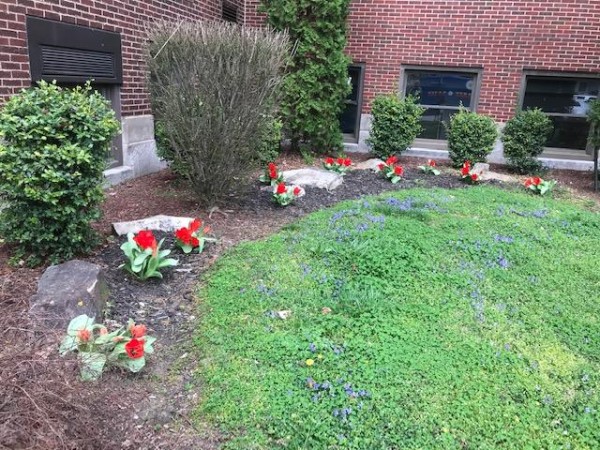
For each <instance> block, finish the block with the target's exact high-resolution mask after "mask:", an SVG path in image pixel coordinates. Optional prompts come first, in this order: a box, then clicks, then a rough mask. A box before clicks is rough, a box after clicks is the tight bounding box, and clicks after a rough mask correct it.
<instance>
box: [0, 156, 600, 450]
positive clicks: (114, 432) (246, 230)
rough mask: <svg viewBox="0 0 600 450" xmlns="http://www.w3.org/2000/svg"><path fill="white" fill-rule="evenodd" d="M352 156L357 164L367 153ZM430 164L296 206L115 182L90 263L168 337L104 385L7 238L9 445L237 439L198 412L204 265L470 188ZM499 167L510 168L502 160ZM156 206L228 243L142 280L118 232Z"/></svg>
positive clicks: (2, 260) (5, 406) (0, 250)
mask: <svg viewBox="0 0 600 450" xmlns="http://www.w3.org/2000/svg"><path fill="white" fill-rule="evenodd" d="M351 156H352V158H353V159H354V160H355V161H360V160H364V159H365V158H366V157H365V156H364V155H351ZM423 162H424V160H422V159H417V158H407V157H403V158H401V163H402V164H403V165H404V166H405V169H406V175H405V178H404V180H403V181H401V182H400V183H399V184H397V185H392V184H391V183H390V182H389V181H387V180H385V179H383V177H381V176H379V175H378V174H374V173H372V172H370V171H352V172H350V173H348V174H347V175H346V176H345V180H344V184H343V185H342V186H340V187H339V188H338V189H336V190H335V191H333V192H327V191H325V190H321V189H314V188H313V189H311V188H307V189H306V196H305V197H303V198H301V199H299V200H298V201H297V203H296V204H294V205H291V206H289V207H286V208H282V207H279V206H277V205H275V204H274V203H273V202H272V201H271V193H270V192H269V191H267V190H264V189H261V188H262V186H261V185H260V184H259V183H258V182H257V181H255V179H252V180H249V181H248V182H247V183H242V184H241V187H240V190H239V191H238V192H235V193H232V194H231V195H230V197H229V198H228V200H227V201H226V202H224V203H223V204H220V205H219V207H218V208H208V206H207V205H203V204H201V203H199V202H198V201H197V200H196V199H195V197H194V194H193V192H191V191H190V190H188V189H187V187H186V185H185V184H183V183H181V182H180V181H178V180H177V178H176V177H174V176H173V174H172V173H170V172H169V171H168V170H166V171H163V172H160V173H157V174H153V175H149V176H146V177H143V178H139V179H136V180H133V181H129V182H126V183H124V184H122V185H119V186H116V187H113V188H110V189H108V190H107V192H106V200H105V202H104V205H103V212H104V217H103V219H102V220H101V221H100V222H98V223H96V224H94V227H95V228H96V229H97V230H98V231H99V232H100V233H101V234H102V235H103V243H102V245H101V246H99V247H98V248H97V249H96V251H95V252H94V254H92V255H88V256H86V257H84V258H82V259H85V260H88V261H91V262H94V263H96V264H99V265H100V266H102V267H103V269H104V271H105V274H106V278H107V282H108V284H109V287H110V290H111V296H110V305H111V308H110V313H109V315H110V319H111V320H115V321H116V322H119V323H124V322H126V320H127V319H128V318H130V317H131V318H133V319H134V320H136V321H139V322H141V323H145V324H146V325H147V326H148V329H149V333H150V334H151V335H154V336H156V337H158V342H157V344H156V354H155V355H153V358H152V359H151V360H150V362H149V364H148V366H147V367H146V368H145V370H144V371H143V372H142V373H140V374H138V375H132V374H128V373H121V372H118V371H111V372H108V373H106V374H105V375H104V376H103V378H102V380H101V381H100V382H97V383H82V382H80V381H79V380H78V378H77V367H76V365H75V363H74V361H73V360H69V359H60V358H59V357H58V355H57V339H59V338H60V336H57V335H56V334H53V333H49V332H43V331H41V330H37V329H34V328H33V327H32V326H31V324H30V323H29V320H28V316H27V311H28V307H29V298H30V297H31V296H32V295H33V294H34V293H35V290H36V286H37V280H38V278H39V276H40V275H41V273H42V272H43V270H44V267H40V268H37V269H27V268H24V267H19V268H14V267H10V266H9V265H8V262H7V261H8V257H9V250H10V249H9V248H7V246H6V245H1V244H0V312H1V315H0V449H4V448H7V449H16V448H40V449H54V448H69V449H87V448H89V449H119V448H131V449H216V448H219V446H220V444H221V443H222V442H224V441H225V440H226V439H227V436H226V435H224V434H222V433H220V432H219V431H218V430H217V429H216V428H214V427H212V426H211V425H210V424H202V423H200V424H198V421H197V420H194V421H193V422H192V419H191V412H192V410H193V408H194V406H195V405H197V404H198V402H200V401H201V399H202V386H201V384H199V383H198V381H197V378H195V370H196V368H197V367H198V365H199V363H198V361H197V360H196V358H197V357H198V356H197V355H198V351H196V350H194V351H193V350H191V348H190V346H191V345H192V337H193V335H194V331H195V330H196V329H197V328H198V326H199V324H200V320H201V318H199V317H198V316H197V303H196V302H197V301H198V300H197V299H196V296H195V292H196V288H197V285H198V282H202V277H203V275H204V274H205V272H206V270H207V269H208V268H209V267H210V266H211V264H212V263H213V262H214V261H215V260H216V258H218V257H219V255H220V254H222V252H223V251H225V250H227V249H228V248H230V247H231V246H233V245H235V244H237V243H239V242H242V241H246V240H255V239H260V238H263V237H265V236H268V235H270V234H272V233H274V232H276V231H277V230H278V229H280V228H281V227H282V226H283V225H285V224H286V223H289V222H291V221H294V220H296V219H298V218H299V217H302V216H304V215H306V214H308V213H310V212H312V211H315V210H318V209H321V208H323V207H327V206H330V205H332V204H335V203H337V202H339V201H342V200H347V199H354V198H360V197H362V196H365V195H371V194H378V193H380V192H384V191H387V190H394V189H406V188H411V187H430V186H439V187H446V188H460V189H462V188H465V185H464V184H463V183H462V182H461V181H459V180H458V177H457V175H456V172H455V171H451V170H450V169H449V168H448V167H444V165H443V164H441V165H442V169H444V172H443V173H442V175H440V176H438V177H433V176H427V175H423V174H422V173H420V172H419V171H418V170H417V169H416V166H417V165H419V164H423ZM278 165H279V167H280V168H281V169H283V170H285V169H290V168H298V167H302V166H306V165H307V164H306V162H305V161H303V160H302V159H301V158H300V157H298V156H295V155H289V154H288V155H285V154H284V155H282V156H281V157H280V160H279V161H278ZM314 165H315V166H318V165H320V161H318V160H317V161H315V162H314ZM492 169H493V170H495V171H499V172H505V170H504V169H503V168H502V167H497V166H493V167H492ZM545 178H547V179H556V180H558V182H559V185H560V186H561V189H563V191H565V192H566V195H567V196H569V195H573V196H575V197H577V198H583V199H585V200H588V201H593V202H595V203H596V204H600V202H599V200H600V195H599V194H597V193H594V192H593V180H592V174H591V173H590V172H575V171H551V172H550V173H548V174H547V175H546V176H545ZM490 183H494V184H497V185H499V186H505V185H506V184H505V183H502V182H490ZM513 187H514V186H513ZM156 214H167V215H175V216H189V217H199V218H201V219H202V220H204V221H205V223H207V224H208V225H210V226H211V228H212V230H213V232H214V237H216V238H217V239H218V241H217V242H216V243H209V244H207V247H206V250H205V251H204V252H203V253H202V254H201V255H197V254H190V255H184V254H182V253H181V252H175V254H176V257H177V258H178V259H179V260H180V265H179V266H178V267H177V268H176V269H174V270H168V271H165V279H164V280H162V281H160V280H151V281H148V282H140V281H136V280H134V279H132V278H131V277H130V276H128V275H127V274H126V273H125V272H124V271H122V270H119V269H118V266H119V264H121V263H122V262H123V260H122V253H121V251H120V249H119V246H120V244H121V243H122V242H123V238H118V237H116V236H113V235H112V234H111V232H112V229H111V224H112V223H113V222H116V221H125V220H135V219H140V218H143V217H149V216H152V215H156ZM159 237H165V238H166V245H167V246H168V245H169V244H171V243H172V237H170V236H166V235H159ZM200 301H201V299H200Z"/></svg>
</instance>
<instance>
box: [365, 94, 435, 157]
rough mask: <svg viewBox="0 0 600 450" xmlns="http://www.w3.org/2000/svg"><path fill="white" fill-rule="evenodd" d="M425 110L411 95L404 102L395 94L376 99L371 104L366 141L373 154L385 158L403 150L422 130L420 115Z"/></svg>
mask: <svg viewBox="0 0 600 450" xmlns="http://www.w3.org/2000/svg"><path fill="white" fill-rule="evenodd" d="M424 111H425V108H423V107H422V106H421V105H419V104H418V103H417V99H416V98H415V97H412V96H408V97H406V98H404V99H400V98H398V96H397V95H395V94H388V95H379V96H377V97H375V99H374V100H373V103H372V104H371V115H372V117H373V121H372V126H371V133H370V135H369V139H368V140H367V143H368V144H369V145H370V146H371V150H372V152H373V154H374V155H375V156H377V157H379V158H387V157H388V156H391V155H399V154H400V153H402V152H403V151H405V150H406V149H407V148H408V147H409V146H410V144H412V142H413V141H414V140H415V138H416V137H417V136H418V135H419V133H420V132H421V130H422V129H423V127H422V126H421V116H422V115H423V112H424Z"/></svg>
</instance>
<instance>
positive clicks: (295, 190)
mask: <svg viewBox="0 0 600 450" xmlns="http://www.w3.org/2000/svg"><path fill="white" fill-rule="evenodd" d="M301 192H302V189H300V187H298V186H296V187H295V188H294V196H296V197H298V196H299V195H300V193H301Z"/></svg>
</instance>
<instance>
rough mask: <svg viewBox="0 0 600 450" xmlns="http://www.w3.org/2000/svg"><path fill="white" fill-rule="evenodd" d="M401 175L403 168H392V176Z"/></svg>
mask: <svg viewBox="0 0 600 450" xmlns="http://www.w3.org/2000/svg"><path fill="white" fill-rule="evenodd" d="M403 173H404V168H403V167H402V166H395V167H394V175H398V176H402V174H403Z"/></svg>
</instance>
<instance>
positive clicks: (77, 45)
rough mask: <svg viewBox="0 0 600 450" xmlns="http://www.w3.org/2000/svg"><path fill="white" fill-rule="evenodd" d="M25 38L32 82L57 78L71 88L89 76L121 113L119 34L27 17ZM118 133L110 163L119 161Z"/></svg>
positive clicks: (117, 163) (120, 155)
mask: <svg viewBox="0 0 600 450" xmlns="http://www.w3.org/2000/svg"><path fill="white" fill-rule="evenodd" d="M27 39H28V46H29V60H30V67H31V79H32V81H33V82H36V81H40V80H46V81H49V82H52V81H56V82H57V84H58V85H60V86H63V87H68V88H72V87H74V86H77V85H81V84H83V83H85V82H87V81H89V80H92V87H93V88H94V89H96V90H98V91H99V92H100V93H101V94H102V95H103V96H104V97H105V98H106V99H107V100H109V101H110V102H111V106H112V108H113V109H114V111H115V113H116V115H117V119H120V118H121V117H120V116H121V114H120V112H121V106H120V105H121V99H120V86H119V85H120V84H121V83H122V82H123V67H122V60H121V36H120V35H119V34H118V33H111V32H108V31H103V30H96V29H93V28H86V27H80V26H77V25H72V24H67V23H62V22H55V21H52V20H45V19H40V18H37V17H27ZM121 147H122V141H121V138H120V136H117V137H115V139H114V140H113V142H112V151H111V156H110V161H109V164H110V165H111V166H115V165H119V164H122V159H123V152H122V149H121Z"/></svg>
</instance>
